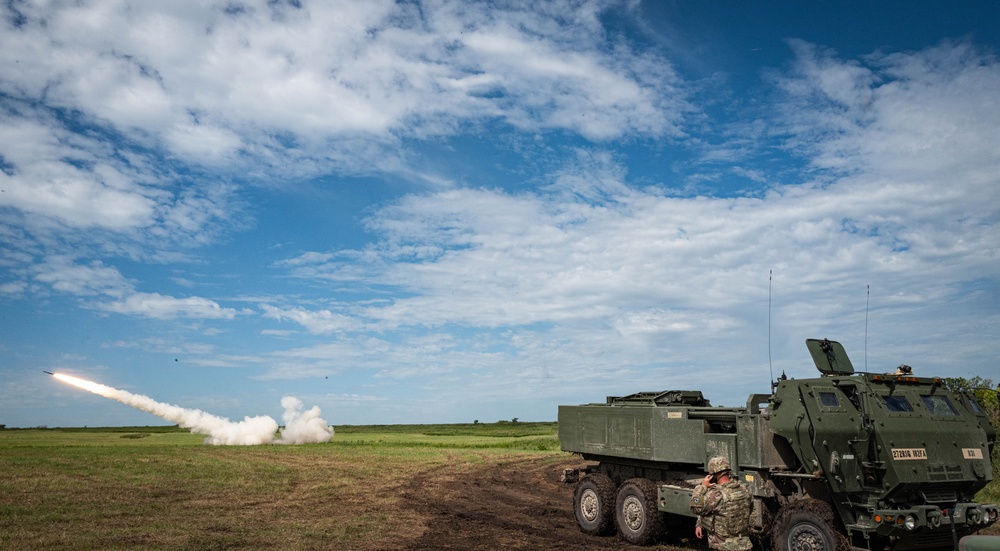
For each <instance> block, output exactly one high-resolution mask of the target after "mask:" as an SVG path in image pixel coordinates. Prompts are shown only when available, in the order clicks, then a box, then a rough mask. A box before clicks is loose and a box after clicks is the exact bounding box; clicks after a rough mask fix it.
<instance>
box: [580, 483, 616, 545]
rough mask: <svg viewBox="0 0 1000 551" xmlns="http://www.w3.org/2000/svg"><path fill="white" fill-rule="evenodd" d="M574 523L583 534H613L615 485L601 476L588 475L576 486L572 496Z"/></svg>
mask: <svg viewBox="0 0 1000 551" xmlns="http://www.w3.org/2000/svg"><path fill="white" fill-rule="evenodd" d="M573 511H574V512H575V513H576V522H577V524H579V525H580V530H581V531H582V532H583V533H584V534H589V535H591V536H610V535H611V534H614V533H615V483H614V482H612V480H611V478H609V477H608V476H607V475H603V474H589V475H587V476H585V477H583V479H581V480H580V482H578V483H577V484H576V493H575V494H574V495H573Z"/></svg>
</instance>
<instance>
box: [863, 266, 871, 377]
mask: <svg viewBox="0 0 1000 551" xmlns="http://www.w3.org/2000/svg"><path fill="white" fill-rule="evenodd" d="M871 298H872V286H871V285H865V373H867V372H868V303H869V302H871Z"/></svg>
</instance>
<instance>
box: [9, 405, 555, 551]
mask: <svg viewBox="0 0 1000 551" xmlns="http://www.w3.org/2000/svg"><path fill="white" fill-rule="evenodd" d="M202 440H203V438H202V437H201V436H197V435H192V434H190V433H189V432H187V431H185V430H178V429H175V428H172V427H169V428H167V427H155V428H152V427H132V428H115V429H40V430H10V429H7V430H2V431H0V466H2V469H3V480H4V484H3V485H2V486H0V549H136V548H156V549H230V548H243V549H265V548H273V549H313V548H331V549H335V548H339V549H350V548H351V547H352V546H354V545H358V546H360V544H361V543H362V542H364V543H365V545H364V547H365V548H372V546H373V542H376V543H377V542H379V541H383V542H386V545H387V546H388V545H389V543H391V542H393V541H395V540H396V539H400V538H401V539H412V538H413V537H414V536H415V535H416V534H414V533H413V531H419V530H421V524H420V523H419V522H417V519H408V518H407V515H408V514H412V513H407V509H406V508H404V507H401V506H400V505H401V504H400V500H401V499H402V498H401V497H400V489H401V488H405V487H406V486H407V485H409V484H419V482H420V480H419V479H420V477H421V476H424V475H425V473H426V472H427V471H429V470H432V469H435V468H437V467H442V466H446V467H447V469H448V470H449V471H454V472H456V473H461V472H462V471H463V470H465V469H470V468H477V467H479V466H481V465H482V464H483V463H487V462H495V461H503V460H504V459H505V458H508V457H511V456H523V455H526V454H530V455H545V454H548V455H551V456H553V458H554V459H555V458H560V457H564V454H562V453H561V452H558V451H557V450H558V441H557V439H556V425H555V423H501V424H475V425H410V426H372V427H340V428H337V434H336V436H335V437H334V439H333V442H331V443H328V444H315V445H299V446H278V445H268V446H254V447H233V446H204V445H202ZM375 547H378V546H377V545H375Z"/></svg>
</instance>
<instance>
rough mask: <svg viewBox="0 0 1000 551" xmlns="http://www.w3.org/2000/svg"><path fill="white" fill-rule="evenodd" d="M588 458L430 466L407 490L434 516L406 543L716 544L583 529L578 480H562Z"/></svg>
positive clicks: (418, 546)
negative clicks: (576, 510) (648, 540)
mask: <svg viewBox="0 0 1000 551" xmlns="http://www.w3.org/2000/svg"><path fill="white" fill-rule="evenodd" d="M583 464H584V463H583V462H582V461H581V460H580V459H578V458H577V459H568V460H565V461H562V462H558V463H553V462H552V460H551V459H545V458H542V459H539V458H530V459H522V460H515V461H509V462H504V463H502V464H500V465H489V466H488V467H486V466H484V468H483V469H481V470H474V471H472V472H469V473H462V474H460V473H455V472H451V471H450V470H449V469H448V468H446V467H445V468H438V469H435V470H433V471H431V472H428V473H426V476H424V477H423V478H424V479H423V480H422V481H421V484H414V485H413V486H412V487H407V488H404V489H402V490H401V491H402V493H403V495H404V497H405V500H406V502H407V503H408V504H410V506H412V507H413V508H414V510H415V512H417V513H418V514H419V516H420V517H422V518H423V519H425V520H424V521H425V522H426V525H425V526H426V530H425V531H424V533H423V535H422V536H421V537H420V538H419V539H417V540H416V541H413V542H409V543H407V544H405V547H402V549H407V550H427V549H441V550H449V549H451V550H463V551H474V550H487V549H488V550H490V551H495V550H499V549H504V550H570V549H572V550H590V549H595V550H596V549H600V550H608V549H619V550H623V549H628V550H640V549H644V550H647V551H648V550H693V549H704V550H707V549H708V546H707V545H705V544H702V545H698V544H697V543H694V542H690V543H686V542H685V541H683V540H679V539H678V538H677V537H673V538H671V537H669V536H668V538H667V539H666V540H665V541H664V543H663V544H660V545H655V546H650V547H637V546H634V545H631V544H628V543H625V542H623V541H620V540H619V539H618V538H617V537H614V536H612V537H594V536H588V535H585V534H583V533H581V532H580V529H579V527H578V526H577V524H576V518H575V517H574V516H573V490H574V487H575V486H574V485H573V484H566V483H563V482H560V481H559V478H560V475H561V474H562V470H563V469H564V468H572V467H580V466H582V465H583ZM415 482H416V481H415ZM686 531H687V530H686ZM689 531H693V528H690V530H689ZM686 536H687V534H685V537H686Z"/></svg>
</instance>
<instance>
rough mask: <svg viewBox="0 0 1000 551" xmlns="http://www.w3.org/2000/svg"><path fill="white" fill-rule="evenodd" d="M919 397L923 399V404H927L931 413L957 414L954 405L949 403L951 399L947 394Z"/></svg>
mask: <svg viewBox="0 0 1000 551" xmlns="http://www.w3.org/2000/svg"><path fill="white" fill-rule="evenodd" d="M920 399H921V400H923V401H924V405H925V406H927V409H928V411H930V412H931V415H958V412H957V411H955V406H953V405H951V400H949V399H948V397H947V396H938V395H931V396H921V397H920Z"/></svg>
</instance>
